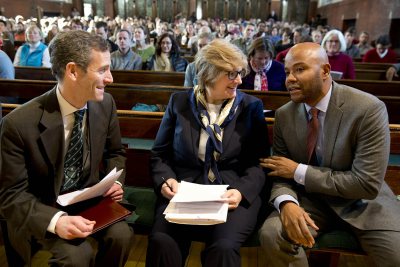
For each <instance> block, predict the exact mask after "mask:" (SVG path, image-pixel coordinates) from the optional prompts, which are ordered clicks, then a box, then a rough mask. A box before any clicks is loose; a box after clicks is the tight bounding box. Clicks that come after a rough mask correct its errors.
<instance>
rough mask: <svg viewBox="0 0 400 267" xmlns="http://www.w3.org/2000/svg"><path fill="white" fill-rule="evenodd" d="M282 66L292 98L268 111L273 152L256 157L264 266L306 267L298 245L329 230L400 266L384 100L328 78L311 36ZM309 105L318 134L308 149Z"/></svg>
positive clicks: (399, 209)
mask: <svg viewBox="0 0 400 267" xmlns="http://www.w3.org/2000/svg"><path fill="white" fill-rule="evenodd" d="M285 71H286V87H287V88H288V90H289V92H290V97H291V100H292V101H291V102H289V103H287V104H286V105H284V106H283V107H281V108H280V109H278V110H277V111H276V115H275V126H274V142H273V151H274V156H272V157H270V158H265V159H261V165H262V166H263V167H265V168H269V169H271V172H270V173H269V175H270V176H272V177H273V179H274V185H273V189H272V193H271V198H270V201H271V203H273V204H274V206H275V207H276V211H274V212H273V213H272V214H271V215H270V216H269V217H268V218H267V220H266V221H265V223H264V225H263V226H262V228H261V229H260V241H261V244H262V247H263V249H264V250H265V252H266V254H267V257H266V258H267V259H268V262H269V264H270V265H268V266H299V267H300V266H301V267H304V266H308V263H307V258H306V254H305V252H304V250H303V248H302V247H312V246H313V245H314V243H315V241H314V238H315V237H316V236H317V235H318V234H320V233H321V232H326V231H330V230H333V229H345V230H348V231H351V232H352V233H354V234H355V236H356V237H357V238H358V240H359V241H360V244H361V247H362V248H363V250H364V251H365V252H366V253H367V254H369V255H370V256H371V257H372V259H373V260H374V261H375V263H376V264H377V265H378V266H400V256H399V253H398V251H396V250H397V246H398V244H399V243H400V233H399V231H400V223H399V222H400V205H399V203H397V202H396V198H395V196H394V194H393V193H392V191H391V190H390V188H389V187H388V186H387V184H386V183H385V182H384V176H385V172H386V167H387V163H388V156H389V145H390V139H389V126H388V115H387V111H386V108H385V105H384V103H383V102H381V101H379V100H378V99H377V98H376V97H374V96H372V95H369V94H366V93H364V92H361V91H359V90H357V89H354V88H350V87H348V86H344V85H340V84H337V83H335V82H332V78H331V76H330V65H329V61H328V58H327V55H326V52H325V50H324V49H322V48H321V47H320V46H319V45H318V44H315V43H301V44H298V45H296V46H294V47H293V48H292V49H291V50H290V51H289V53H288V54H287V56H286V60H285ZM314 108H316V109H317V110H318V112H317V113H316V114H317V115H316V116H317V118H316V117H313V118H312V120H314V119H316V120H317V121H318V125H317V127H315V128H316V129H318V133H317V134H316V141H315V142H316V144H315V149H314V150H312V154H311V153H309V154H308V151H307V150H308V149H307V143H308V138H307V136H308V133H307V131H308V130H307V124H308V120H311V115H310V114H309V110H313V109H314ZM310 123H312V121H310ZM309 155H312V157H311V161H310V157H309Z"/></svg>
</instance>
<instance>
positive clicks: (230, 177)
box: [146, 39, 269, 267]
mask: <svg viewBox="0 0 400 267" xmlns="http://www.w3.org/2000/svg"><path fill="white" fill-rule="evenodd" d="M195 62H196V69H197V70H198V74H197V75H198V85H196V86H195V87H194V88H193V89H190V90H189V91H185V92H179V93H175V94H173V95H172V96H171V99H170V101H169V104H168V107H167V110H166V111H165V114H164V117H163V120H162V122H161V126H160V129H159V131H158V133H157V136H156V140H155V143H154V146H153V149H152V158H151V168H152V177H153V181H154V188H155V192H156V194H157V195H158V201H157V207H156V211H155V213H156V214H155V221H154V225H153V229H152V232H151V234H150V235H149V245H148V248H147V256H146V266H148V267H151V266H171V267H180V266H184V264H185V260H186V257H187V255H188V252H189V248H190V242H191V240H201V241H204V242H205V244H206V246H205V249H204V251H203V252H202V256H201V261H202V266H216V267H217V266H218V267H223V266H226V267H228V266H229V267H235V266H240V264H241V260H240V253H239V249H240V247H241V245H242V244H243V242H244V241H245V240H246V239H247V237H248V236H249V235H250V234H251V232H252V231H253V230H254V228H255V226H256V222H257V214H258V212H259V209H260V207H261V205H262V201H261V199H260V193H261V191H262V190H263V187H264V182H265V176H264V173H263V171H262V169H260V167H259V166H258V165H259V164H258V161H259V160H258V159H259V158H260V157H262V155H268V154H269V145H268V140H267V139H268V133H267V131H266V125H265V119H264V115H263V105H262V102H261V101H260V100H259V99H257V98H255V97H253V96H250V95H246V94H244V93H242V92H240V91H239V90H237V87H238V85H239V84H240V83H241V82H242V77H243V76H244V75H245V73H246V71H247V59H246V56H245V55H244V54H243V53H242V52H241V51H240V49H239V48H237V47H236V46H235V45H233V44H230V43H229V42H227V41H225V40H223V39H216V40H214V41H212V42H211V43H210V44H208V45H207V46H205V47H204V48H203V49H201V50H200V51H199V52H198V54H197V55H196V60H195ZM183 180H184V181H186V182H192V183H198V184H209V185H220V184H224V185H228V189H227V191H226V192H225V193H224V194H223V195H222V198H223V199H224V201H226V202H227V203H228V207H229V212H228V215H227V220H226V222H225V223H222V224H215V225H208V226H204V225H188V224H174V223H170V222H168V221H167V220H166V219H165V217H164V215H163V212H164V210H165V208H166V207H167V205H168V203H169V200H170V199H171V198H172V197H173V196H174V195H175V194H176V193H177V191H178V190H179V186H178V185H179V182H181V181H183ZM262 194H263V195H266V192H264V191H263V192H262Z"/></svg>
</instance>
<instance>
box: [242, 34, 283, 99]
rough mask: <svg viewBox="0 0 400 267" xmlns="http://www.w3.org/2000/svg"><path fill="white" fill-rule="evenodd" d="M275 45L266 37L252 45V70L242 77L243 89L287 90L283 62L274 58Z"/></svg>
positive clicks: (249, 59) (250, 65) (250, 54)
mask: <svg viewBox="0 0 400 267" xmlns="http://www.w3.org/2000/svg"><path fill="white" fill-rule="evenodd" d="M273 58H274V47H273V46H272V44H271V43H270V42H269V41H268V39H266V38H257V39H255V40H254V41H253V42H252V43H251V45H250V47H249V54H248V62H249V69H250V72H249V74H247V75H246V76H245V77H244V78H243V79H242V84H241V85H239V88H241V89H254V90H261V91H286V87H285V79H286V74H285V70H284V68H283V64H282V63H280V62H278V61H276V60H274V59H273Z"/></svg>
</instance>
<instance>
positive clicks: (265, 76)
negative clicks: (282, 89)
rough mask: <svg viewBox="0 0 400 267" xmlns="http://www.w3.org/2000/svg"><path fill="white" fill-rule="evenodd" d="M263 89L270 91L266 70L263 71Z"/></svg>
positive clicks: (261, 74)
mask: <svg viewBox="0 0 400 267" xmlns="http://www.w3.org/2000/svg"><path fill="white" fill-rule="evenodd" d="M260 76H261V91H268V79H267V75H266V74H265V72H264V71H261V73H260Z"/></svg>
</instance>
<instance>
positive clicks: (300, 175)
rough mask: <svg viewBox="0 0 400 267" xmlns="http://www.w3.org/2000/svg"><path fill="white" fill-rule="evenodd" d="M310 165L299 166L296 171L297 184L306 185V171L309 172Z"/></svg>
mask: <svg viewBox="0 0 400 267" xmlns="http://www.w3.org/2000/svg"><path fill="white" fill-rule="evenodd" d="M307 168H308V165H305V164H301V163H300V164H299V165H297V168H296V170H295V171H294V180H295V181H296V183H298V184H301V185H304V184H305V180H306V171H307Z"/></svg>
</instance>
